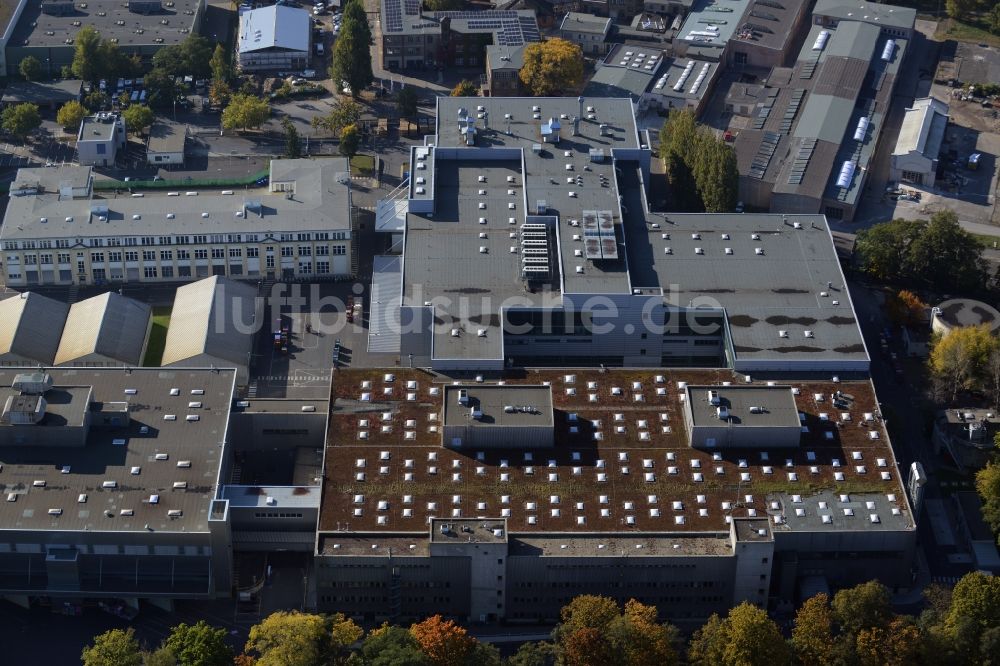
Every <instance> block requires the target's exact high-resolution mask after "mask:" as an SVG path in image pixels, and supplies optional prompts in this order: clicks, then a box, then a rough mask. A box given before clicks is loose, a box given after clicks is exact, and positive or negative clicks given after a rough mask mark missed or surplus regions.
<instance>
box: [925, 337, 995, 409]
mask: <svg viewBox="0 0 1000 666" xmlns="http://www.w3.org/2000/svg"><path fill="white" fill-rule="evenodd" d="M998 347H1000V341H998V340H997V338H995V337H993V335H992V334H991V333H990V329H989V324H983V325H981V326H962V327H960V328H956V329H954V330H952V331H949V332H948V333H946V334H945V335H942V336H940V337H938V338H936V340H935V341H934V344H933V346H932V347H931V354H930V357H929V358H928V366H929V368H930V370H931V373H932V374H933V376H934V379H935V380H936V381H938V382H940V384H941V385H942V387H944V388H945V389H946V390H947V391H949V392H950V394H951V399H952V400H954V399H955V398H956V396H957V395H958V392H959V391H961V390H963V389H964V390H967V391H974V390H978V389H980V388H984V387H987V388H988V382H989V373H990V361H991V358H992V357H993V355H994V354H995V353H996V351H997V349H998Z"/></svg>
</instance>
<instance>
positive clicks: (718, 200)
mask: <svg viewBox="0 0 1000 666" xmlns="http://www.w3.org/2000/svg"><path fill="white" fill-rule="evenodd" d="M659 155H660V157H662V158H663V160H664V166H665V171H666V176H667V182H668V183H669V184H670V191H671V194H672V195H673V199H674V209H676V210H679V211H690V212H701V211H707V212H710V213H722V212H730V211H732V210H734V209H735V208H736V200H737V197H738V195H739V171H738V169H737V163H736V152H735V151H734V150H733V148H732V146H730V145H729V144H727V143H726V142H725V141H723V140H722V139H720V138H718V137H717V136H716V135H715V133H714V132H712V131H711V130H710V129H708V128H707V127H703V126H701V125H698V124H697V123H696V122H695V119H694V113H693V112H692V111H691V110H689V109H675V110H673V111H671V112H670V115H669V116H668V117H667V120H666V121H664V123H663V127H662V129H661V130H660V146H659Z"/></svg>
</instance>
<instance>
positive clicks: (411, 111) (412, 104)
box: [396, 87, 419, 118]
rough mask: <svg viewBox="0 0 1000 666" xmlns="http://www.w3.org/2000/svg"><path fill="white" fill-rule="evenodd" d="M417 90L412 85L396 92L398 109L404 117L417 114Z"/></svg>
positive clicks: (411, 116) (413, 116)
mask: <svg viewBox="0 0 1000 666" xmlns="http://www.w3.org/2000/svg"><path fill="white" fill-rule="evenodd" d="M418 101H419V100H418V99H417V91H416V90H414V89H413V88H412V87H410V88H403V89H401V90H400V91H399V92H398V93H396V109H397V110H398V111H399V115H400V117H402V118H415V117H416V116H417V102H418Z"/></svg>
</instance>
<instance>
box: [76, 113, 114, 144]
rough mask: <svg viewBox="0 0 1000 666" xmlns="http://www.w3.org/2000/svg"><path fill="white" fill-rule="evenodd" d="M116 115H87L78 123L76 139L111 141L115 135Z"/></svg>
mask: <svg viewBox="0 0 1000 666" xmlns="http://www.w3.org/2000/svg"><path fill="white" fill-rule="evenodd" d="M117 126H118V116H114V115H112V116H106V117H98V116H87V117H86V118H84V119H83V122H82V123H80V134H79V135H78V139H77V140H78V141H111V140H112V139H113V138H114V137H115V128H116V127H117Z"/></svg>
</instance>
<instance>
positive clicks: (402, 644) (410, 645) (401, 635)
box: [361, 623, 428, 666]
mask: <svg viewBox="0 0 1000 666" xmlns="http://www.w3.org/2000/svg"><path fill="white" fill-rule="evenodd" d="M361 661H362V663H363V664H365V666H427V665H428V661H427V657H426V656H424V653H423V652H422V651H421V650H420V645H419V644H418V643H417V641H416V639H415V638H413V635H412V634H411V633H410V632H409V631H407V630H406V629H404V628H402V627H394V626H390V625H389V624H388V623H386V624H383V625H382V626H381V627H378V628H377V629H372V631H371V632H370V633H369V634H368V636H366V637H365V640H364V642H363V643H362V644H361Z"/></svg>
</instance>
